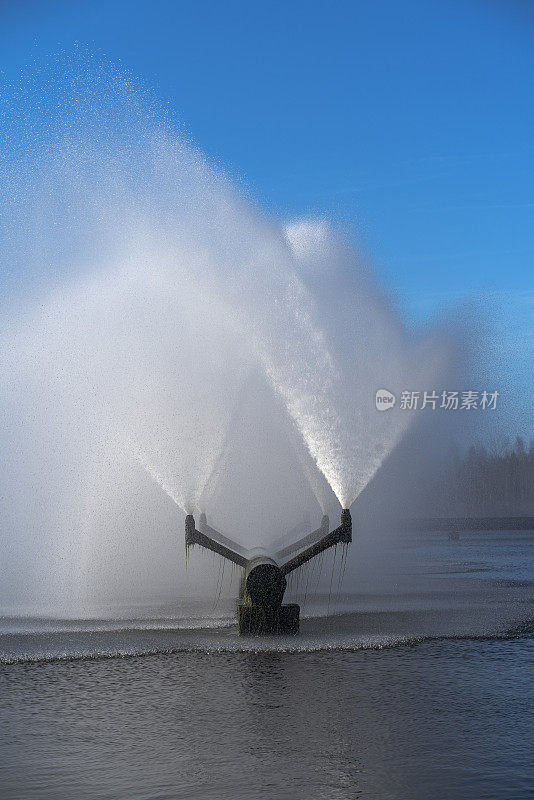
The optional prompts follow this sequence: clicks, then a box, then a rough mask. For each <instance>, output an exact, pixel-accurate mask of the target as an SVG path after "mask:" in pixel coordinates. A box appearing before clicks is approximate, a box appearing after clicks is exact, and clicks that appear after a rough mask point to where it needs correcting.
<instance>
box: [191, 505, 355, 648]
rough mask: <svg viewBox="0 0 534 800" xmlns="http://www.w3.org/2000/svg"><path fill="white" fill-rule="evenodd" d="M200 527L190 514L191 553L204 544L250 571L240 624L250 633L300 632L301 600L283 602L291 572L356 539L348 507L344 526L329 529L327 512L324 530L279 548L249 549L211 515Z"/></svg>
mask: <svg viewBox="0 0 534 800" xmlns="http://www.w3.org/2000/svg"><path fill="white" fill-rule="evenodd" d="M199 528H200V530H197V529H196V527H195V519H194V517H193V515H192V514H188V515H187V517H186V518H185V547H186V553H187V551H188V549H189V548H190V547H192V546H194V545H200V546H201V547H205V548H206V549H207V550H211V551H212V552H214V553H217V554H218V555H220V556H222V557H223V558H226V559H227V560H228V561H230V562H231V563H233V564H237V566H238V567H241V568H242V569H243V570H244V572H243V575H242V580H241V586H240V592H239V604H238V606H237V627H238V631H239V633H240V634H244V635H257V636H260V635H264V634H272V633H278V634H295V633H298V631H299V614H300V608H299V606H298V605H297V604H296V603H291V604H289V605H282V602H283V599H284V592H285V590H286V575H289V574H290V573H291V572H293V571H294V570H296V569H298V568H299V567H302V566H304V564H306V563H307V562H308V561H311V560H312V558H316V557H317V556H319V555H320V554H321V553H324V552H325V550H328V548H330V547H335V546H337V545H338V544H344V545H347V544H350V543H351V542H352V517H351V514H350V511H349V509H348V508H344V509H343V511H342V512H341V525H340V526H339V527H338V528H336V529H335V530H333V531H330V532H329V531H328V528H329V520H328V517H327V516H326V515H325V516H323V519H322V521H321V526H320V527H319V528H318V530H316V531H314V532H313V533H309V534H307V535H306V536H304V537H302V538H300V539H298V540H297V541H293V542H290V543H289V544H287V545H285V546H284V547H282V548H281V549H279V550H276V551H275V552H270V551H268V550H265V549H264V548H260V549H255V550H252V551H250V550H247V549H246V548H244V547H242V546H241V545H239V544H238V543H237V542H234V541H232V540H231V539H228V538H227V537H226V536H223V535H222V534H221V533H220V532H219V531H216V530H214V529H213V528H211V527H210V526H208V524H207V520H206V515H205V514H202V515H201V516H200V524H199ZM288 556H291V557H290V558H288Z"/></svg>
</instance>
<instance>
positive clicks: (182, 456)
mask: <svg viewBox="0 0 534 800" xmlns="http://www.w3.org/2000/svg"><path fill="white" fill-rule="evenodd" d="M6 91H7V90H6ZM10 91H11V93H12V94H11V98H12V101H13V102H11V103H10V104H9V109H10V111H9V112H7V111H5V114H8V113H9V114H11V115H12V118H11V119H8V118H7V117H6V118H4V120H3V122H4V126H3V127H4V130H5V131H6V134H5V140H4V141H3V142H2V145H3V146H2V148H1V150H2V157H1V161H0V180H1V185H2V190H1V200H0V202H1V210H2V216H3V220H4V224H3V225H2V231H1V241H0V245H1V248H0V250H1V255H0V260H1V268H0V273H1V274H2V276H3V279H2V280H3V289H4V301H3V303H2V310H1V318H0V340H1V347H0V350H1V355H0V386H1V389H0V393H1V398H2V406H3V412H4V413H3V414H2V423H1V429H0V443H1V448H2V453H3V467H2V470H1V473H0V493H1V504H0V508H1V512H0V513H1V519H0V558H1V561H2V565H3V577H2V582H1V588H0V602H1V603H2V607H3V608H4V609H8V610H9V609H17V610H19V611H20V610H21V609H26V610H32V611H36V610H38V611H40V612H41V613H48V612H49V611H50V609H56V610H57V609H58V608H59V609H61V611H62V613H66V614H83V613H85V612H86V611H87V609H88V608H90V607H91V603H92V602H94V601H95V600H97V599H102V598H109V599H110V600H113V599H117V598H118V599H122V600H128V601H132V600H133V599H135V600H136V601H139V602H141V601H142V600H143V599H151V600H152V599H158V598H161V597H166V598H168V597H172V596H176V597H179V596H182V595H183V594H184V593H186V592H197V593H199V592H202V591H204V590H205V588H206V587H213V583H214V580H215V574H216V565H215V564H214V563H212V562H210V560H209V558H204V560H202V559H201V558H199V557H196V556H195V558H193V559H191V563H190V564H189V565H188V568H187V571H186V564H185V552H184V545H183V521H184V515H185V514H186V513H194V514H198V513H200V512H205V513H206V514H207V515H208V519H209V521H210V524H213V525H214V526H216V527H218V528H219V529H220V530H221V531H223V532H225V533H227V534H229V535H231V536H232V538H234V539H236V540H238V541H240V542H242V543H243V544H244V545H246V546H248V547H251V546H259V545H262V546H264V547H268V546H269V544H270V543H272V542H273V541H274V540H275V539H277V538H279V537H280V536H281V535H283V534H284V533H286V532H288V531H290V530H291V528H292V527H294V526H295V525H297V524H299V523H301V522H302V520H303V519H309V520H310V522H311V525H312V528H313V527H316V524H315V523H316V522H317V523H318V521H319V520H320V517H321V514H322V513H325V512H326V513H329V514H331V515H332V517H333V518H337V517H338V515H339V512H340V510H341V507H344V508H346V507H347V508H348V507H350V506H353V507H354V508H356V509H358V508H360V509H362V519H363V517H364V516H365V514H364V512H363V509H365V508H366V506H365V503H366V502H367V501H366V499H365V498H366V497H367V496H369V493H370V492H372V491H373V489H372V487H373V486H376V485H377V483H376V482H377V481H378V482H379V483H378V485H380V481H381V480H383V476H384V475H387V472H388V462H389V459H390V457H391V456H392V454H394V453H395V452H398V448H399V446H401V444H402V443H403V442H404V443H406V442H407V441H409V440H410V437H413V436H416V435H421V434H420V433H419V434H416V432H415V431H410V427H411V424H412V423H413V420H414V416H413V415H412V414H410V413H406V412H405V411H402V410H401V409H400V408H399V407H398V406H397V407H395V408H393V409H391V410H389V411H387V412H385V413H380V412H378V411H377V409H376V407H375V393H376V391H377V390H378V389H387V390H389V391H391V392H393V393H394V394H396V395H397V396H398V395H400V392H401V391H402V390H404V389H406V388H409V389H410V390H419V391H423V390H425V389H432V388H434V386H436V385H438V386H439V385H441V384H442V383H443V380H444V379H445V377H446V376H448V375H450V374H452V372H454V370H455V368H456V366H455V365H456V360H455V359H457V358H458V353H459V350H461V347H459V344H458V342H459V339H461V335H460V334H459V331H458V329H455V328H454V326H452V325H450V326H448V328H446V327H445V326H443V325H436V326H435V327H432V326H431V325H428V326H426V328H425V329H424V331H418V332H417V331H414V330H411V329H410V328H409V327H408V326H407V325H406V324H405V323H404V322H403V321H402V316H401V313H400V311H399V309H397V308H396V307H395V305H394V304H393V303H392V302H391V300H390V299H389V298H388V296H387V293H386V292H385V291H384V290H383V289H382V288H381V287H380V286H379V285H378V283H377V281H376V279H375V278H374V277H373V275H372V272H371V270H370V268H369V266H368V264H367V262H366V260H365V259H364V258H363V257H362V256H361V254H360V252H359V251H358V249H357V248H356V246H355V245H354V243H353V242H351V240H350V238H348V237H347V235H346V234H345V232H344V231H343V230H342V229H341V228H340V227H338V226H336V224H335V223H334V222H333V221H332V220H327V219H325V218H320V219H315V218H312V217H308V218H304V219H297V220H292V221H289V222H288V221H287V220H279V219H275V218H273V217H272V216H270V215H269V214H268V213H267V212H266V211H265V210H263V209H261V208H260V207H259V206H258V205H257V203H255V202H254V200H253V199H252V198H251V197H250V194H249V193H248V192H247V191H246V190H245V189H244V188H243V186H242V185H238V184H236V183H235V182H233V181H232V180H231V179H230V178H229V177H228V176H227V175H225V173H224V172H223V171H222V170H221V169H220V168H217V167H215V166H214V165H211V164H210V163H208V161H207V160H206V158H205V157H204V156H203V155H202V154H201V153H200V152H199V151H198V150H197V149H196V148H195V146H194V145H193V144H192V143H191V142H190V141H189V140H188V138H187V137H186V136H184V134H183V132H181V131H180V128H179V126H177V125H176V124H175V123H174V122H173V120H170V119H169V118H168V115H167V114H166V112H165V110H164V108H162V107H160V106H159V105H158V103H156V101H155V100H154V99H153V98H152V96H151V95H150V92H147V90H145V89H143V87H141V86H140V85H138V84H137V82H136V81H135V80H133V79H132V78H130V77H128V76H125V75H124V74H122V73H121V72H120V71H118V70H117V69H115V68H114V67H113V66H111V65H108V64H104V63H100V62H97V61H96V60H95V59H93V58H91V57H88V56H86V55H83V56H81V55H79V54H78V55H77V56H76V57H75V58H72V59H70V58H63V57H62V58H59V59H52V60H51V61H50V62H49V63H47V64H46V65H45V66H44V67H43V68H42V69H40V70H38V71H36V72H34V73H32V74H30V75H28V76H27V77H26V78H25V80H24V81H23V83H22V84H21V86H19V87H12V88H11V90H10ZM15 119H18V121H19V123H20V119H23V120H24V121H25V122H24V133H23V135H22V137H21V136H20V130H19V129H18V128H16V127H15ZM381 476H382V477H381ZM384 491H385V490H382V495H381V498H382V500H381V502H382V503H383V504H384V505H385V506H387V507H388V509H391V508H393V507H395V506H397V507H398V503H397V501H396V499H395V498H396V497H398V496H402V495H403V489H402V487H400V486H399V485H398V483H397V484H395V488H394V489H393V488H390V491H389V494H384ZM358 503H359V504H360V505H358Z"/></svg>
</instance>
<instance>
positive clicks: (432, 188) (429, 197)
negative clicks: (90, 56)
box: [0, 0, 534, 391]
mask: <svg viewBox="0 0 534 800" xmlns="http://www.w3.org/2000/svg"><path fill="white" fill-rule="evenodd" d="M75 42H82V43H85V44H87V45H89V46H90V47H94V48H95V49H97V50H98V51H100V52H101V53H103V54H104V55H105V56H107V57H108V58H110V59H111V60H114V61H117V62H119V63H122V64H123V65H124V66H125V67H126V68H128V69H130V70H131V71H132V72H133V73H134V74H136V75H138V76H140V77H141V78H142V79H143V80H144V81H145V82H146V83H148V84H149V85H151V86H152V87H154V88H155V90H156V93H157V94H158V95H159V96H160V97H161V98H162V99H163V100H164V101H166V102H167V101H168V102H170V105H171V108H172V109H173V111H174V112H175V114H176V116H177V117H178V118H179V119H180V120H182V122H183V123H184V124H185V126H186V128H187V129H188V130H189V131H190V133H191V135H192V137H193V138H194V139H195V140H196V141H197V142H198V144H199V146H200V147H201V149H203V150H204V151H205V152H206V153H207V154H208V155H209V156H210V157H211V158H212V159H215V160H217V161H218V162H220V163H221V164H222V165H223V166H224V167H225V168H226V169H228V170H229V171H230V172H232V173H233V174H236V175H239V176H242V177H244V178H245V180H246V181H247V183H248V184H249V186H250V187H251V190H252V192H253V193H254V194H255V195H256V196H257V197H258V198H259V199H260V200H261V201H262V202H263V203H264V204H265V205H267V206H268V207H270V208H271V209H272V210H273V211H274V213H276V214H278V215H281V216H293V215H299V214H302V213H306V212H309V211H327V212H331V213H333V214H336V215H340V216H341V217H342V218H343V219H345V220H348V221H350V223H351V224H353V225H354V228H355V230H356V231H357V232H358V234H359V235H361V236H362V237H363V239H364V242H365V245H366V247H367V248H368V249H369V250H370V251H371V252H372V253H373V257H374V260H375V263H376V265H377V269H378V270H379V272H381V274H382V275H383V276H384V277H385V278H386V279H387V280H388V281H389V282H390V283H391V284H392V285H393V286H394V287H395V288H396V289H397V290H398V291H399V292H400V294H401V296H402V297H403V298H404V300H405V303H406V306H407V308H408V310H409V313H411V314H413V315H414V316H423V315H424V314H426V313H428V312H429V311H432V310H433V309H435V308H437V307H439V306H440V305H441V304H442V302H444V301H445V302H446V301H448V300H450V299H454V298H456V297H461V296H463V295H466V294H468V295H472V294H476V293H480V292H482V293H489V294H490V295H491V296H492V297H494V298H497V301H499V302H500V300H501V299H502V298H504V301H505V312H504V322H503V327H502V341H503V347H504V350H505V351H506V348H507V347H509V348H510V355H511V357H513V360H514V366H513V367H511V368H512V369H514V370H515V371H516V372H517V374H518V376H519V380H520V382H521V381H522V380H523V379H524V387H525V388H528V390H529V391H532V387H533V381H532V379H531V378H532V374H534V225H533V223H534V181H533V177H534V49H533V45H534V3H532V2H528V1H525V0H502V2H501V1H499V0H402V2H401V0H395V1H392V0H382V1H381V2H376V0H375V1H374V2H372V1H371V0H369V1H366V2H359V0H352V1H351V2H338V1H336V0H333V2H328V3H327V2H321V3H319V2H313V1H312V0H309V2H302V1H300V0H299V1H298V2H291V0H285V2H258V1H257V0H248V1H247V2H235V1H234V0H225V2H202V0H197V1H196V2H192V1H190V2H187V3H185V2H181V1H180V0H128V1H125V0H115V2H113V0H108V1H107V2H103V1H102V0H93V1H92V2H87V3H81V2H80V3H78V2H72V0H70V2H62V0H48V2H42V0H41V1H40V2H28V1H27V0H16V1H13V2H9V1H8V0H4V2H0V69H1V70H2V71H3V72H4V73H5V74H6V77H7V78H8V79H14V78H16V77H17V75H18V74H19V73H20V71H21V69H22V67H23V66H24V64H25V63H27V62H28V61H29V60H31V59H32V58H35V57H36V56H41V55H42V54H43V53H47V52H54V51H57V50H58V49H67V50H69V49H71V48H72V47H73V45H74V43H75ZM507 321H510V322H511V321H513V325H510V326H507ZM521 376H523V377H521Z"/></svg>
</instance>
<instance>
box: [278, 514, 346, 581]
mask: <svg viewBox="0 0 534 800" xmlns="http://www.w3.org/2000/svg"><path fill="white" fill-rule="evenodd" d="M350 542H352V518H351V515H350V511H349V510H348V508H344V509H343V511H342V512H341V525H340V526H339V527H338V528H336V529H335V530H333V531H331V532H330V533H327V534H326V536H323V538H322V539H320V540H319V541H318V542H316V543H315V544H313V545H312V546H311V547H308V549H307V550H304V551H303V552H302V553H299V554H298V555H297V556H295V557H294V558H291V559H290V560H289V561H286V563H285V564H282V566H281V570H282V574H283V575H287V574H288V573H289V572H293V570H295V569H298V568H299V567H302V565H303V564H306V562H307V561H310V560H311V559H312V558H315V556H318V555H319V554H320V553H323V552H324V551H325V550H328V548H329V547H333V546H334V545H336V544H340V543H344V544H350Z"/></svg>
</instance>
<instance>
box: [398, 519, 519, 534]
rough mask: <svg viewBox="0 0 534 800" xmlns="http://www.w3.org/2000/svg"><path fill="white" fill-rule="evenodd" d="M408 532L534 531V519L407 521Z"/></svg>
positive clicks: (405, 527)
mask: <svg viewBox="0 0 534 800" xmlns="http://www.w3.org/2000/svg"><path fill="white" fill-rule="evenodd" d="M402 527H403V529H405V530H407V531H417V532H429V531H436V532H438V533H453V532H457V533H459V532H460V531H498V530H500V531H534V517H429V518H426V519H412V520H406V521H405V522H404V523H403V524H402Z"/></svg>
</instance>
